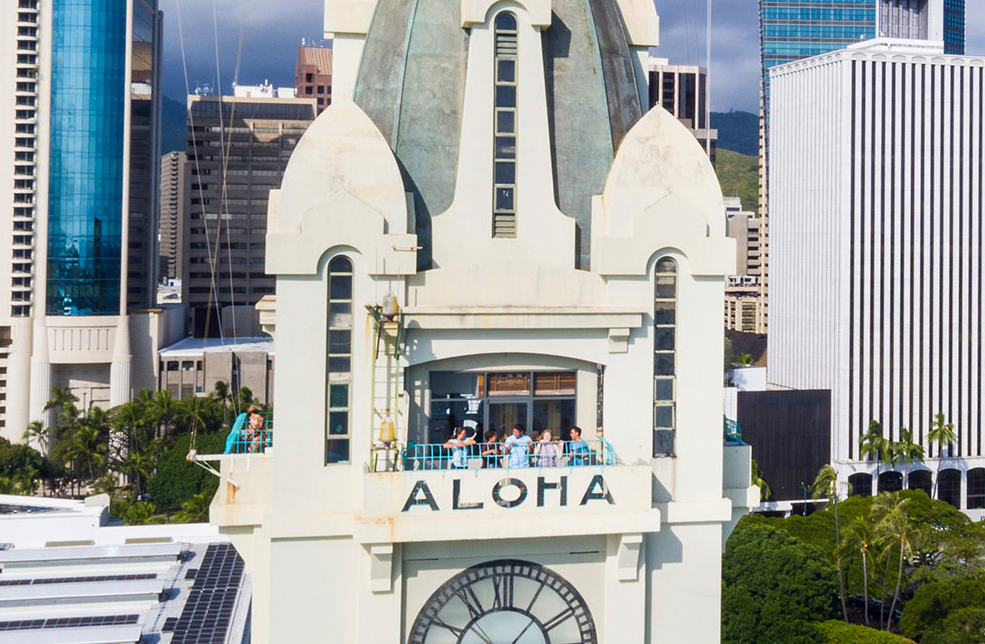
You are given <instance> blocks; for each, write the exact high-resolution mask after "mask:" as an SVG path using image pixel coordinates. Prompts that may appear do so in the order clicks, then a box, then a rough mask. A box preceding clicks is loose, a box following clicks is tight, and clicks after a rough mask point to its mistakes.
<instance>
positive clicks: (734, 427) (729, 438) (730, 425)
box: [724, 418, 742, 444]
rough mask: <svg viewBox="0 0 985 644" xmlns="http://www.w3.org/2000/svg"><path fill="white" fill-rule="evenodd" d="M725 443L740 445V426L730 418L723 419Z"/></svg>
mask: <svg viewBox="0 0 985 644" xmlns="http://www.w3.org/2000/svg"><path fill="white" fill-rule="evenodd" d="M724 426H725V427H724V429H725V442H726V443H733V444H739V443H742V426H741V425H739V423H737V422H735V421H734V420H732V419H731V418H724Z"/></svg>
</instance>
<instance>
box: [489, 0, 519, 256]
mask: <svg viewBox="0 0 985 644" xmlns="http://www.w3.org/2000/svg"><path fill="white" fill-rule="evenodd" d="M517 38H518V30H517V22H516V16H515V15H513V14H512V13H510V12H508V11H504V12H502V13H500V14H498V15H497V16H496V18H495V39H496V44H495V46H496V53H495V57H494V58H495V60H494V61H493V64H494V78H495V87H494V96H495V98H494V102H495V113H494V124H493V130H494V135H493V138H494V141H493V144H494V152H493V155H494V159H493V226H492V229H493V230H492V235H493V237H501V238H514V237H516V152H517V146H516V142H517V118H516V117H517V109H516V107H517V102H516V100H517V70H518V68H517Z"/></svg>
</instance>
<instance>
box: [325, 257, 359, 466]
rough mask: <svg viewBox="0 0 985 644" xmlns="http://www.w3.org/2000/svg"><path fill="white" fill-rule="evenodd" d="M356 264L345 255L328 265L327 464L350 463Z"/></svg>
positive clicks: (334, 259)
mask: <svg viewBox="0 0 985 644" xmlns="http://www.w3.org/2000/svg"><path fill="white" fill-rule="evenodd" d="M352 286H353V270H352V261H351V260H350V259H349V258H348V257H345V256H344V255H339V256H337V257H335V258H333V259H332V260H331V262H330V263H329V265H328V338H327V342H328V351H327V356H328V369H327V378H326V380H327V383H326V389H327V391H326V392H325V394H326V403H327V404H326V419H327V427H326V432H325V463H326V464H332V463H348V462H350V452H351V449H352V447H351V435H352V430H351V419H352V304H353V296H352Z"/></svg>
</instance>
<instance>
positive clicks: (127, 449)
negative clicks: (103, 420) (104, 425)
mask: <svg viewBox="0 0 985 644" xmlns="http://www.w3.org/2000/svg"><path fill="white" fill-rule="evenodd" d="M110 422H111V424H112V426H113V429H114V430H115V431H116V432H117V433H120V434H123V435H124V438H123V440H121V441H114V444H115V449H114V452H115V454H114V456H115V457H116V458H117V459H124V458H126V456H127V455H128V454H131V453H133V452H137V451H140V450H141V449H142V447H143V445H142V442H143V431H142V430H143V428H144V423H145V416H144V414H143V413H142V411H141V410H140V407H139V406H138V405H137V403H135V402H132V401H131V402H126V403H123V404H122V405H117V406H116V407H114V408H113V409H112V412H111V420H110Z"/></svg>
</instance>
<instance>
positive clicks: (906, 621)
mask: <svg viewBox="0 0 985 644" xmlns="http://www.w3.org/2000/svg"><path fill="white" fill-rule="evenodd" d="M982 606H985V579H981V578H973V577H972V578H960V579H950V580H947V581H936V582H931V583H929V584H925V585H923V586H921V587H920V588H918V589H917V591H916V592H915V593H914V594H913V598H912V599H911V600H910V601H908V602H906V606H905V607H904V608H903V618H902V619H901V620H900V631H902V633H903V634H904V635H906V636H907V637H911V638H913V639H915V640H918V641H919V642H920V643H921V644H949V643H950V642H951V640H949V639H947V636H946V635H945V630H946V628H947V626H946V625H945V621H946V620H947V619H948V618H949V617H951V616H952V615H956V614H957V613H958V611H959V610H960V609H963V608H981V607H982ZM975 617H976V616H974V615H969V614H967V613H962V614H961V615H960V616H958V617H955V618H954V620H953V621H952V622H951V628H952V630H953V629H957V628H959V627H960V626H959V625H960V624H961V623H963V622H968V623H970V622H973V621H974V619H975ZM974 641H976V642H980V641H982V640H981V639H978V640H974Z"/></svg>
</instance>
